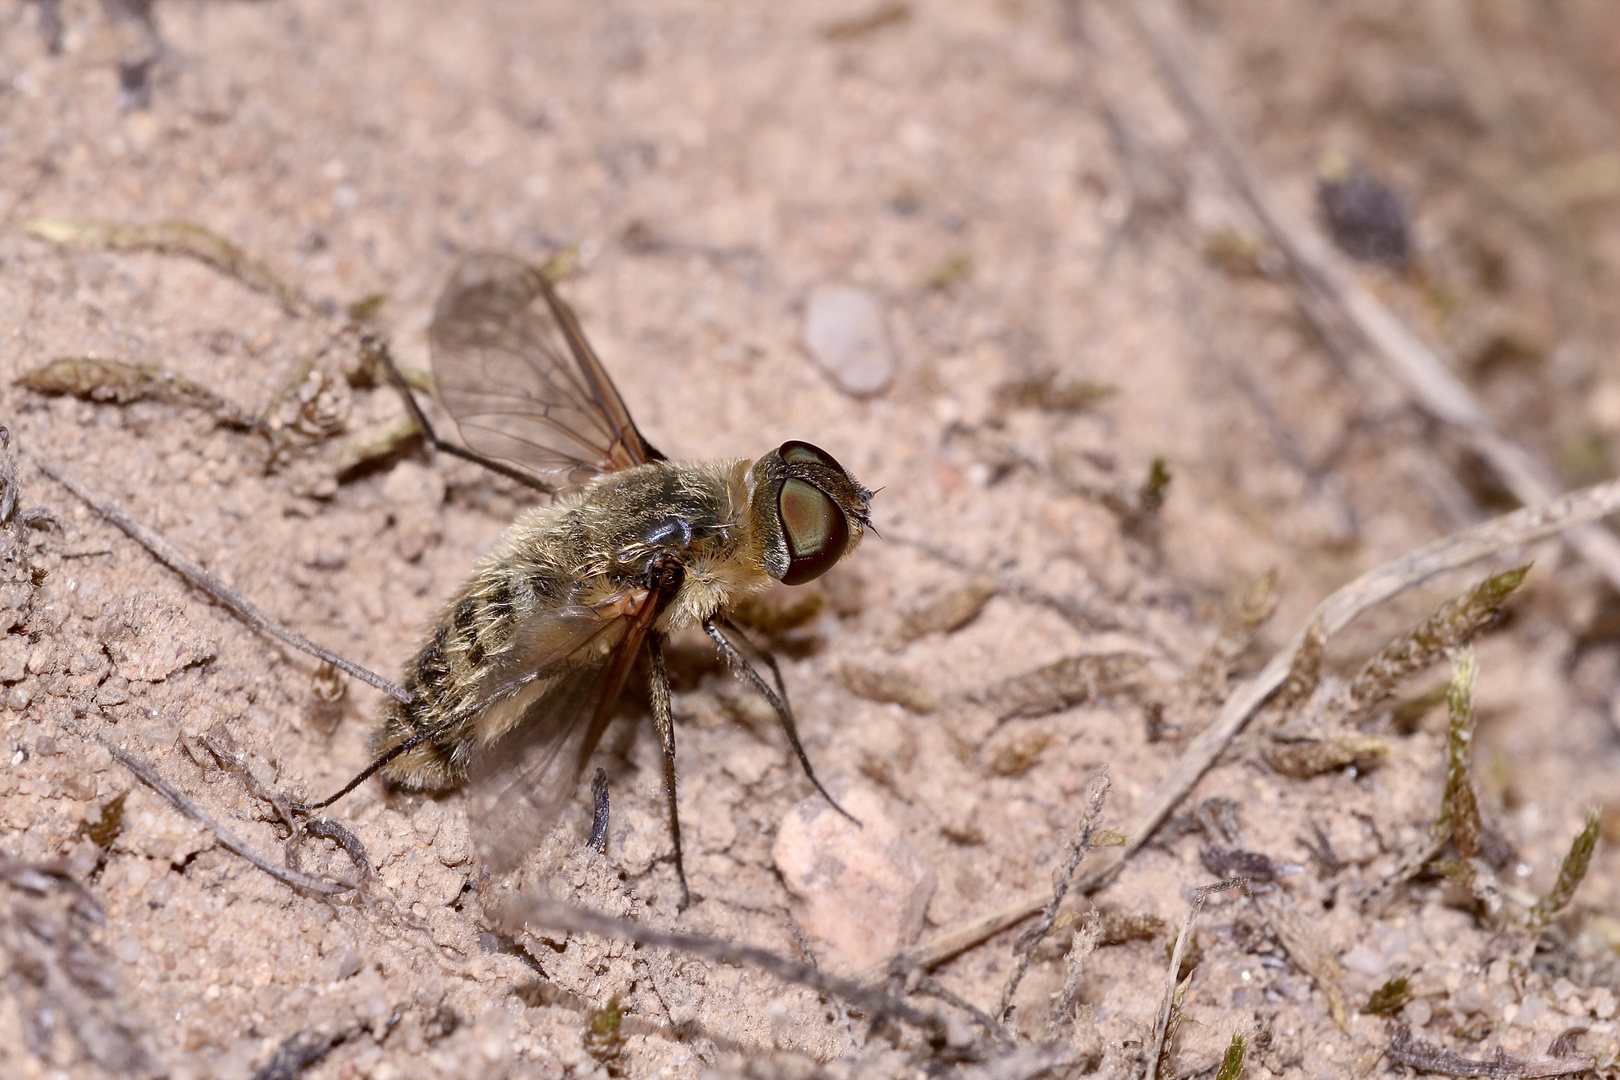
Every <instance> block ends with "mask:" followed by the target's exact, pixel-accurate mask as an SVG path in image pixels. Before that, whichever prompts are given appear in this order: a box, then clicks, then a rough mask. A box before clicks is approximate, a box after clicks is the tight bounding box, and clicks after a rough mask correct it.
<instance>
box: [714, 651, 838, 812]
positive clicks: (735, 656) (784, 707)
mask: <svg viewBox="0 0 1620 1080" xmlns="http://www.w3.org/2000/svg"><path fill="white" fill-rule="evenodd" d="M727 625H728V626H729V625H730V624H727ZM703 629H704V630H705V631H706V632H707V633H708V635H709V637H710V638H711V639H712V640H713V641H714V644H715V646H716V647H717V648H718V649H719V650H720V655H721V656H723V657H725V658H726V663H727V664H729V665H731V669H732V670H733V671H735V672H736V673H737V674H738V675H740V676H742V677H743V678H744V679H746V680H747V681H748V682H749V683H750V684H751V685H752V686H753V688H754V689H755V690H758V691H759V692H760V694H762V695H763V696H764V698H765V700H766V701H768V702H770V703H771V708H773V709H775V710H776V718H777V719H778V720H780V721H782V730H783V731H786V732H787V737H788V742H789V743H791V744H792V746H793V752H794V753H795V754H797V755H799V764H800V765H802V766H804V775H806V776H808V777H809V778H810V782H811V783H812V784H814V785H815V786H816V790H817V791H819V792H821V797H822V798H824V799H826V800H827V801H828V802H829V803H831V804H832V808H833V809H834V810H836V811H838V812H839V813H840V814H843V815H844V816H845V817H847V818H849V820H851V821H853V822H855V824H857V825H859V824H860V823H861V822H860V819H859V818H857V817H856V816H855V815H854V814H852V813H850V812H849V811H848V810H845V809H844V808H843V807H842V806H839V805H838V800H837V799H835V798H833V797H832V796H831V795H829V794H828V793H827V789H826V788H824V787H822V786H821V781H820V780H818V779H816V770H815V769H813V768H811V767H810V758H809V755H807V754H806V753H805V752H804V744H803V743H801V742H799V726H798V725H797V724H796V723H794V721H793V711H792V710H791V709H789V708H788V704H787V691H786V688H785V687H784V688H783V692H782V694H781V695H780V696H779V695H778V694H777V692H776V691H775V690H773V689H771V685H770V683H767V682H766V681H765V679H764V677H763V676H761V675H760V673H759V672H757V671H755V670H754V665H752V664H750V663H749V662H748V659H747V657H745V656H743V654H742V653H740V652H738V651H737V646H735V645H733V644H732V643H731V641H730V639H728V638H727V637H726V635H725V634H724V633H723V632H722V631H721V629H720V626H719V624H718V622H717V620H715V619H709V620H708V621H707V622H705V623H704V624H703ZM731 629H732V631H733V632H734V633H737V634H739V635H740V634H741V631H738V630H737V629H736V628H735V627H731ZM743 640H745V641H746V640H747V639H746V638H744V639H743ZM760 655H761V656H763V657H764V658H765V662H766V663H767V664H769V665H770V667H771V671H772V673H773V674H774V675H775V676H776V682H777V685H778V686H781V685H782V672H781V670H780V669H778V668H777V666H776V660H775V658H774V657H772V656H771V654H770V653H767V652H765V651H764V650H760Z"/></svg>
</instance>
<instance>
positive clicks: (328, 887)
mask: <svg viewBox="0 0 1620 1080" xmlns="http://www.w3.org/2000/svg"><path fill="white" fill-rule="evenodd" d="M81 734H87V735H88V736H89V737H90V738H93V739H95V740H96V741H97V742H99V743H100V744H101V745H102V746H105V747H106V748H107V752H108V753H109V754H111V755H112V756H113V758H114V759H115V760H116V761H117V762H118V763H119V764H120V765H122V766H123V767H124V768H126V769H128V770H129V771H130V772H132V773H134V774H135V778H136V779H138V780H139V781H140V782H141V783H143V784H145V785H146V786H147V787H149V788H151V789H152V790H153V791H155V792H157V793H158V794H159V795H161V796H163V797H164V798H165V799H167V800H168V801H169V805H170V806H173V807H174V808H175V809H176V810H178V811H180V813H182V814H184V815H185V816H186V817H188V818H190V819H191V820H192V821H195V822H196V823H197V824H199V825H201V826H202V827H203V828H205V829H207V830H208V831H209V832H211V833H213V834H214V836H215V838H216V839H218V840H219V842H220V844H222V845H223V846H224V847H225V848H226V849H227V850H230V851H233V852H235V853H236V854H238V855H240V856H242V858H244V859H246V860H247V861H248V862H250V863H252V864H253V865H254V866H257V867H258V868H259V869H260V870H263V871H264V872H265V873H267V874H269V875H270V876H271V877H273V878H275V879H276V880H277V881H281V882H284V883H286V884H288V885H291V886H292V887H293V888H295V889H305V890H307V891H309V892H312V893H319V894H320V895H322V896H335V895H336V894H338V893H341V892H347V891H348V890H350V889H352V888H353V887H354V886H352V885H346V884H344V883H342V882H339V881H327V880H326V879H324V878H318V877H312V876H310V875H309V874H305V873H303V872H301V871H298V870H294V869H292V868H290V867H286V866H277V865H276V864H275V863H273V862H271V861H270V860H269V859H267V858H266V857H265V856H263V855H260V854H259V853H258V852H257V851H254V850H253V849H252V848H251V847H249V846H248V845H247V842H246V841H244V840H242V839H241V838H240V837H238V836H237V835H236V834H235V833H233V832H231V831H230V830H229V829H227V828H226V827H225V826H223V825H221V824H220V823H219V822H218V821H216V820H215V819H214V816H213V815H212V814H210V813H209V812H208V811H206V810H204V809H203V808H202V807H200V806H198V805H197V804H196V803H194V802H192V801H191V800H190V799H188V798H187V797H186V796H185V795H184V794H183V793H182V792H181V791H180V790H179V789H178V788H176V787H175V786H174V785H173V784H170V783H169V782H168V781H167V780H165V779H163V776H162V774H160V773H159V772H158V771H157V769H156V768H154V767H153V766H152V764H151V763H150V762H148V761H146V760H144V759H142V758H139V757H137V756H135V755H134V754H132V753H130V752H129V751H128V750H125V749H124V748H123V747H121V746H119V745H118V744H117V743H115V742H112V741H111V740H110V739H105V738H103V737H102V736H101V735H100V734H99V733H96V732H88V733H86V732H81Z"/></svg>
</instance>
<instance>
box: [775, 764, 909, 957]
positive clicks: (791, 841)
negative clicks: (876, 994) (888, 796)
mask: <svg viewBox="0 0 1620 1080" xmlns="http://www.w3.org/2000/svg"><path fill="white" fill-rule="evenodd" d="M833 793H834V796H835V797H836V798H837V799H838V801H839V804H840V805H841V806H843V807H844V809H846V810H848V811H849V812H850V813H851V814H853V815H854V816H855V817H856V818H857V819H859V820H860V822H861V824H860V825H856V824H855V823H854V822H852V821H850V820H849V819H848V818H846V817H844V816H843V815H842V814H840V813H839V812H838V811H837V810H835V809H833V808H832V807H831V806H829V805H828V804H827V800H826V799H824V798H822V797H821V796H820V795H816V796H813V797H811V798H809V799H806V800H805V801H804V802H802V803H800V804H799V805H798V806H796V807H794V808H793V809H792V810H791V811H789V812H788V815H787V817H785V818H784V819H783V820H782V824H781V826H780V828H778V830H777V834H776V843H775V844H774V845H773V846H772V848H771V857H772V859H774V860H775V862H776V869H777V871H778V872H779V873H780V874H781V875H782V881H783V884H785V885H786V886H787V890H788V893H789V895H790V897H791V901H790V908H791V911H792V913H793V918H794V921H795V922H796V923H797V924H798V926H799V929H800V930H802V931H803V932H804V934H805V936H806V937H807V938H809V939H810V942H811V948H812V950H813V951H814V952H815V953H816V956H817V959H818V960H819V961H820V962H821V964H822V966H823V967H825V968H826V969H827V970H828V971H831V972H834V973H837V974H842V975H850V974H854V973H856V972H859V971H862V970H864V969H866V968H868V967H870V966H871V965H873V964H876V963H878V962H879V961H881V960H883V959H884V958H885V957H887V956H888V955H890V954H891V953H893V952H895V951H896V950H897V949H901V948H904V947H905V946H907V945H910V944H911V943H912V942H914V941H916V940H917V935H918V934H920V933H921V932H922V926H923V916H924V913H925V912H926V911H927V910H928V901H929V899H930V897H932V896H933V894H934V884H935V877H934V871H933V868H932V867H930V866H928V865H927V864H926V863H924V862H923V861H922V859H921V858H920V857H919V856H918V855H917V853H916V851H915V850H914V849H913V848H912V846H911V844H910V843H908V842H907V840H906V838H905V837H904V835H902V834H901V832H900V830H899V828H898V827H897V826H896V825H895V823H894V820H893V819H892V818H891V817H890V816H889V814H888V811H887V810H886V809H885V807H884V805H883V801H882V799H880V798H879V797H878V795H877V794H876V793H875V792H873V791H871V790H870V789H867V788H860V787H849V788H845V789H843V790H838V789H836V788H835V789H834V792H833Z"/></svg>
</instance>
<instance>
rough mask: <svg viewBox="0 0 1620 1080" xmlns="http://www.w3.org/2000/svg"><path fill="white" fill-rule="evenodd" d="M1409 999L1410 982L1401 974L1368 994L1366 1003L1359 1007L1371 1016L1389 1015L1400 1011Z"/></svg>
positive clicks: (1410, 998)
mask: <svg viewBox="0 0 1620 1080" xmlns="http://www.w3.org/2000/svg"><path fill="white" fill-rule="evenodd" d="M1411 1000H1412V986H1411V982H1410V980H1408V979H1407V977H1406V976H1405V975H1401V976H1399V977H1398V978H1394V979H1391V980H1389V981H1388V982H1387V983H1385V984H1384V985H1383V986H1380V987H1379V988H1378V989H1376V990H1374V991H1373V992H1372V994H1371V995H1370V996H1368V998H1367V1004H1365V1005H1363V1006H1362V1007H1361V1011H1362V1012H1363V1013H1367V1014H1368V1015H1371V1016H1389V1015H1391V1014H1393V1013H1398V1012H1400V1011H1401V1008H1402V1007H1403V1006H1405V1004H1406V1003H1407V1002H1408V1001H1411Z"/></svg>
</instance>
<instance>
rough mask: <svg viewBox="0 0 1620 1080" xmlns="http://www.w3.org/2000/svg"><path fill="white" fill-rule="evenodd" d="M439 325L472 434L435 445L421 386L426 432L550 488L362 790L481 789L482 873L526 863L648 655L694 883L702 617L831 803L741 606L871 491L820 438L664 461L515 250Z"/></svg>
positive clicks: (807, 565)
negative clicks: (696, 651)
mask: <svg viewBox="0 0 1620 1080" xmlns="http://www.w3.org/2000/svg"><path fill="white" fill-rule="evenodd" d="M429 337H430V340H431V343H432V347H433V366H434V375H435V379H436V382H437V385H438V389H439V395H440V398H441V399H442V401H443V403H444V405H445V407H446V409H447V410H448V411H449V412H450V414H451V415H452V416H453V417H454V418H455V420H456V423H457V426H458V428H459V429H460V431H461V434H462V438H463V440H464V441H465V443H466V447H465V448H464V447H461V446H458V445H455V444H452V443H447V442H444V441H442V440H440V439H439V438H437V437H436V436H435V435H434V434H433V433H432V429H431V428H430V427H429V426H428V424H427V422H426V419H425V417H423V416H422V415H421V412H420V409H418V408H417V406H416V403H415V400H414V399H413V398H411V397H410V396H409V391H405V393H406V400H407V401H408V402H409V404H410V406H411V409H412V411H413V412H414V413H415V414H416V416H417V419H418V421H419V422H421V424H422V427H423V430H424V431H426V432H427V433H428V438H429V439H430V441H432V442H433V444H434V445H435V446H437V447H439V448H440V449H442V450H445V451H447V452H450V453H453V454H456V455H458V456H461V457H465V458H469V459H471V460H474V461H478V462H480V463H482V464H485V465H488V466H489V467H491V468H493V469H495V470H496V471H498V472H501V473H502V474H504V475H507V476H509V477H512V478H514V479H517V480H520V481H521V482H523V483H526V484H528V485H529V486H531V487H535V488H538V489H540V490H542V491H546V492H550V493H551V494H552V495H553V496H554V499H553V502H552V503H551V505H549V506H542V507H538V508H535V509H533V510H530V511H528V512H527V513H525V514H524V515H523V516H522V517H520V518H519V519H518V520H517V521H516V522H515V523H513V525H512V526H511V528H510V529H508V530H507V532H506V534H505V536H503V537H502V538H501V540H500V542H499V543H498V544H497V545H496V546H495V548H494V550H492V551H491V552H490V553H489V554H487V555H486V556H484V557H483V558H482V559H480V560H479V562H478V564H477V566H476V567H475V568H474V570H473V573H472V576H471V578H470V579H469V580H468V581H467V583H466V584H465V585H464V586H463V587H462V588H461V589H460V590H459V591H458V592H457V593H456V595H455V596H454V597H452V598H451V599H450V601H449V602H448V603H447V604H446V605H445V607H444V610H443V612H442V614H441V615H440V617H439V618H438V620H437V622H436V623H435V624H434V626H433V628H432V630H431V632H430V633H429V635H428V637H427V640H426V641H425V642H424V644H423V646H422V648H421V650H420V651H419V652H418V653H417V655H416V657H415V658H414V659H413V660H412V661H411V662H410V663H409V664H407V665H406V667H405V670H404V687H405V689H406V690H408V691H409V692H410V694H411V701H410V702H409V703H408V704H402V703H399V702H395V701H389V702H387V703H386V705H385V711H384V713H383V717H382V721H381V724H380V726H379V729H378V732H377V735H376V737H375V739H374V741H373V748H374V750H375V751H376V753H377V755H378V758H377V761H376V762H375V763H374V764H373V766H372V768H370V769H368V770H367V771H366V773H364V774H362V776H361V777H357V778H356V781H355V782H358V781H359V780H360V779H363V777H364V776H365V775H369V774H370V773H371V772H374V771H377V770H379V769H380V770H381V771H383V773H384V775H385V776H386V777H387V778H388V779H389V780H391V781H393V782H394V783H396V784H397V785H399V786H401V787H405V788H410V789H441V788H448V787H455V786H458V785H461V784H463V783H466V784H468V786H469V795H470V798H471V800H472V806H471V814H470V819H471V822H472V825H473V828H474V836H475V840H477V842H478V845H479V848H480V853H481V855H482V856H483V858H484V861H485V864H486V867H488V868H489V869H490V870H491V872H495V873H499V872H501V871H503V870H506V869H510V868H511V867H513V866H515V865H516V863H517V862H518V861H519V860H520V859H521V858H522V856H523V854H524V853H526V851H527V850H528V849H529V848H530V847H532V846H533V845H534V844H536V843H538V842H539V841H540V840H541V839H542V838H543V836H544V834H545V831H546V830H547V829H548V828H549V826H550V825H551V824H552V822H553V821H554V820H555V818H556V815H557V813H558V812H559V811H560V809H561V807H562V806H563V804H564V803H565V802H566V801H567V800H568V799H569V798H570V797H571V796H572V794H573V791H574V788H575V786H576V782H577V780H578V777H579V775H580V772H581V770H582V769H583V768H584V765H585V762H586V761H587V759H588V758H589V757H590V755H591V752H592V751H593V750H594V749H595V746H596V744H597V742H598V741H599V740H600V739H601V736H602V734H603V731H604V729H605V728H606V725H607V722H608V720H609V718H610V717H611V715H612V712H613V709H614V706H615V704H616V702H617V701H618V698H619V695H620V693H621V692H622V690H623V688H624V685H625V682H626V680H627V679H628V677H629V675H630V673H631V671H632V670H633V668H634V666H635V665H636V664H637V663H638V662H645V663H646V665H647V669H648V672H649V676H650V677H649V684H650V686H651V697H652V708H653V719H654V722H655V724H656V725H657V728H658V733H659V737H660V739H661V741H662V743H663V749H664V774H665V788H666V793H667V796H668V799H669V810H670V823H671V829H672V833H673V837H674V844H675V861H676V869H677V872H678V873H679V876H680V879H681V886H682V891H683V894H684V895H686V896H688V897H689V895H690V894H689V893H688V892H687V890H686V875H685V870H684V867H683V866H682V862H681V840H680V822H679V817H678V815H677V813H676V802H675V769H674V754H675V745H674V727H673V722H672V717H671V712H670V695H669V682H668V678H667V676H666V675H665V672H664V664H663V655H662V646H663V642H664V641H665V640H666V639H667V637H668V636H669V635H670V634H671V633H673V632H675V631H678V630H681V629H685V628H688V627H693V626H701V627H702V628H703V629H704V631H705V632H706V633H707V634H708V635H709V637H710V638H711V639H712V640H713V641H714V643H715V645H716V647H717V648H718V649H719V650H720V651H721V653H722V654H723V655H724V657H725V658H726V660H727V661H728V663H729V665H730V666H731V667H732V668H733V669H734V670H735V671H736V672H737V673H738V674H739V675H740V676H742V677H743V678H745V679H746V680H747V681H749V682H750V683H752V684H753V685H754V686H755V687H756V688H757V689H758V690H759V691H760V692H761V693H763V694H764V695H765V696H766V698H767V699H768V700H769V701H770V702H771V704H772V706H773V707H774V708H775V710H776V712H777V714H778V715H779V716H780V718H781V720H782V723H783V726H784V728H785V730H786V732H787V734H788V738H789V741H790V742H791V743H792V745H793V749H794V751H795V752H796V754H797V755H798V757H799V760H800V762H801V763H802V764H803V765H804V769H805V772H806V774H807V775H808V776H809V777H810V780H811V781H812V783H815V785H816V787H817V789H818V790H821V791H822V794H823V795H825V794H826V792H825V790H824V789H822V788H821V785H820V783H819V781H817V780H816V778H815V774H814V773H813V772H812V771H811V769H810V764H809V761H808V759H807V758H806V757H805V755H804V750H803V748H802V747H801V745H800V743H799V739H798V735H797V732H796V730H795V727H794V722H793V715H792V712H791V711H790V710H789V708H788V706H787V703H786V698H785V694H784V693H783V692H782V687H781V678H780V675H779V674H778V673H777V672H776V671H775V664H774V662H773V661H772V660H771V659H770V657H769V656H768V655H764V654H762V656H763V658H764V660H765V662H766V663H767V664H768V665H769V666H770V667H771V669H772V674H773V676H774V684H775V685H774V686H773V685H772V684H771V683H768V682H766V680H765V679H764V678H763V677H761V676H760V674H759V673H758V671H756V670H755V668H754V667H753V666H752V665H751V664H750V663H749V662H748V660H747V659H746V657H745V656H744V654H743V652H742V651H741V650H740V649H739V646H738V643H739V641H740V640H741V635H740V633H739V632H738V631H737V630H736V629H735V628H734V627H732V626H731V625H730V623H729V622H727V619H726V615H727V612H728V610H729V609H731V608H732V607H733V606H734V605H735V604H736V603H737V602H738V601H739V600H741V599H742V598H744V597H746V596H749V595H751V594H754V593H757V592H760V591H761V590H763V589H766V588H768V587H769V586H770V585H771V584H772V583H773V582H775V581H782V582H785V583H787V584H799V583H801V582H805V581H809V580H811V579H813V578H815V577H818V576H820V575H821V574H823V573H825V572H826V571H827V570H829V569H831V567H832V566H833V565H834V564H835V563H836V562H837V561H838V560H839V559H840V558H842V557H843V556H844V555H846V554H848V553H849V552H850V551H852V550H853V549H854V548H855V546H856V545H857V544H859V543H860V540H861V537H862V535H863V534H864V532H865V530H866V529H867V528H868V527H869V525H870V519H869V517H868V514H867V507H868V504H869V502H870V500H871V493H870V492H869V491H867V490H866V489H864V488H863V487H861V485H860V484H859V483H857V482H856V480H855V479H854V477H852V476H850V475H849V473H848V472H847V471H845V470H844V469H843V468H842V467H841V466H840V465H839V464H838V463H837V462H836V461H835V460H833V458H832V457H831V456H830V455H829V454H827V453H826V452H825V451H823V450H820V449H818V448H816V447H814V446H812V445H810V444H809V443H804V442H788V443H784V444H783V445H782V446H780V447H778V448H777V449H775V450H772V451H771V452H769V453H767V454H766V455H764V456H763V457H761V458H760V459H759V460H757V461H754V462H748V461H728V462H718V463H688V462H673V461H669V460H668V459H666V458H665V457H664V456H663V455H662V454H660V453H658V452H657V451H656V450H654V449H653V448H652V447H651V445H649V444H648V443H647V441H646V440H645V439H644V438H643V437H642V435H641V433H640V432H639V431H638V430H637V429H636V426H635V424H634V422H633V421H632V420H631V419H630V415H629V413H628V411H627V410H626V408H625V405H624V402H623V400H622V399H621V398H620V397H619V394H618V391H617V390H616V389H615V388H614V386H613V383H612V380H611V379H609V377H608V375H607V372H606V371H605V370H604V369H603V367H602V364H601V361H600V360H599V359H598V358H597V357H596V354H595V353H594V352H593V351H592V349H591V347H590V345H589V343H588V342H587V341H586V340H585V338H584V335H583V334H582V333H581V331H580V329H579V325H578V323H577V321H576V320H575V318H574V315H573V312H572V311H571V310H570V309H569V308H568V307H567V305H566V304H565V303H564V302H563V301H562V299H561V298H560V297H559V296H558V295H557V293H556V291H555V290H554V289H553V288H552V286H551V283H550V282H549V281H548V280H547V279H546V277H545V276H544V275H543V274H542V273H541V272H540V271H539V270H536V269H534V268H532V267H530V266H528V265H526V264H524V263H522V262H519V261H517V260H515V259H512V258H509V257H506V256H501V255H492V254H486V255H478V256H474V257H472V258H471V259H469V260H468V261H467V262H466V263H464V264H463V265H462V267H461V268H460V269H459V270H458V271H457V273H456V275H455V277H454V278H453V279H452V280H451V282H450V285H449V286H448V287H447V288H446V290H445V294H444V296H443V297H442V298H441V299H440V301H439V303H438V306H437V308H436V309H435V312H434V320H433V324H432V327H431V328H430V331H429ZM396 374H397V373H396ZM400 385H401V389H402V390H403V389H404V387H403V383H401V384H400ZM351 787H352V784H351ZM346 790H348V788H345V791H346ZM340 794H341V792H340ZM829 801H831V799H830V797H829ZM835 805H836V804H835Z"/></svg>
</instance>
